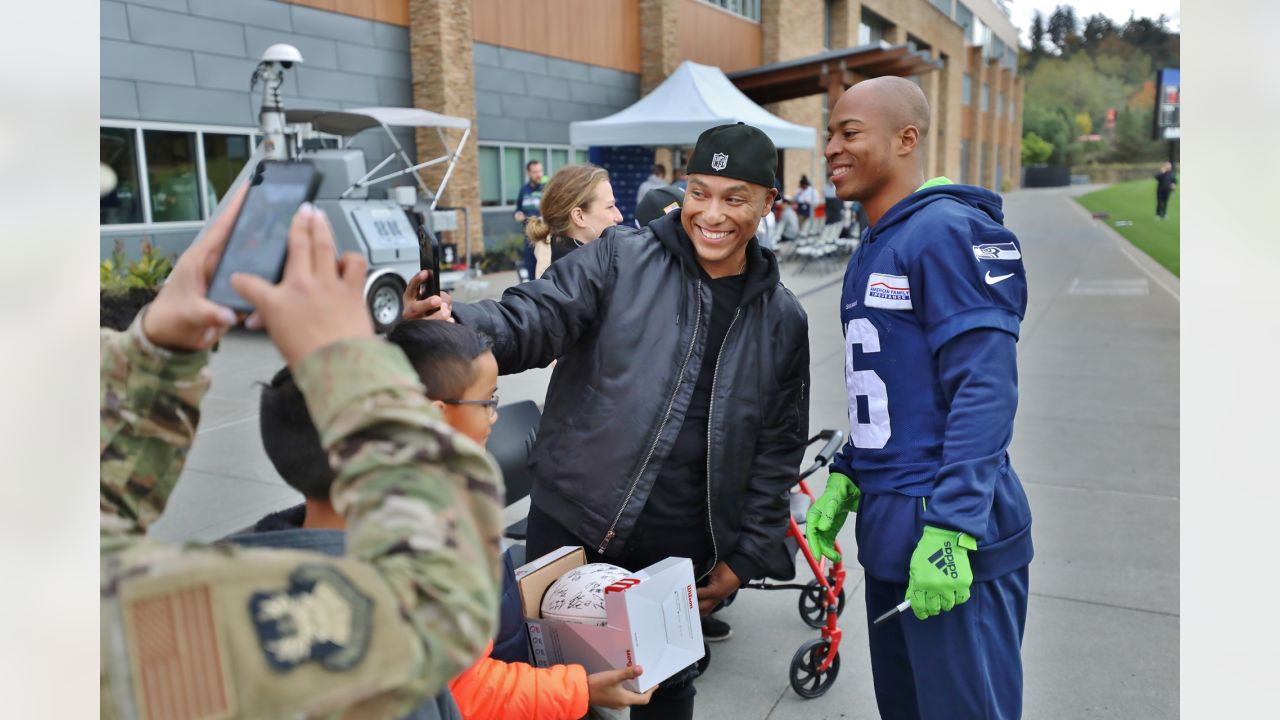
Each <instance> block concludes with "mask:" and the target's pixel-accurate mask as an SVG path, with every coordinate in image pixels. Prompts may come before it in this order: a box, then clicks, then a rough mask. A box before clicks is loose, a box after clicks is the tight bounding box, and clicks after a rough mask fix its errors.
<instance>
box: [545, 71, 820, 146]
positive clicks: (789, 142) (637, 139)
mask: <svg viewBox="0 0 1280 720" xmlns="http://www.w3.org/2000/svg"><path fill="white" fill-rule="evenodd" d="M736 122H744V123H747V124H748V125H753V126H755V127H758V128H760V129H761V130H762V131H764V133H765V134H766V135H768V136H769V139H770V140H772V141H773V144H774V145H776V146H778V147H779V148H802V149H806V150H811V149H813V146H814V143H815V142H816V141H817V135H816V134H815V132H814V129H813V128H810V127H805V126H803V125H796V124H795V123H790V122H787V121H786V120H783V119H782V118H780V117H778V116H776V115H774V114H772V113H770V112H768V111H766V110H765V109H764V108H762V107H760V106H759V105H757V104H755V103H754V102H752V101H751V99H750V98H748V97H747V96H746V95H743V94H742V91H741V90H739V89H738V88H737V87H735V86H734V84H733V83H732V82H730V80H729V78H727V77H725V75H724V73H723V72H721V70H720V68H718V67H714V66H711V65H699V64H698V63H695V62H690V61H688V60H686V61H684V62H683V63H681V64H680V67H678V68H676V71H675V72H673V73H671V75H670V76H669V77H668V78H667V79H666V80H664V81H662V84H661V85H659V86H658V87H656V88H654V89H653V91H652V92H650V93H649V94H648V95H645V96H644V97H642V98H640V99H639V100H637V101H636V102H635V103H634V104H632V105H631V106H630V107H628V108H626V109H624V110H620V111H619V112H616V113H614V114H612V115H609V116H608V117H603V118H600V119H599V120H580V121H578V122H573V123H570V124H569V142H570V143H572V144H573V145H576V146H579V147H585V146H589V145H644V146H650V147H670V146H680V145H692V144H693V143H694V142H695V141H696V140H697V139H698V135H700V134H701V133H702V131H703V130H706V129H708V128H713V127H715V126H717V125H725V124H728V123H736Z"/></svg>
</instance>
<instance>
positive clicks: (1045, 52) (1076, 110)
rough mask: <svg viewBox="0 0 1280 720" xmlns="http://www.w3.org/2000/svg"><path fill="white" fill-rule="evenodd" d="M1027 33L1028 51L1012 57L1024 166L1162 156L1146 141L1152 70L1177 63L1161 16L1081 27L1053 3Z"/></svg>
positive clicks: (1092, 20)
mask: <svg viewBox="0 0 1280 720" xmlns="http://www.w3.org/2000/svg"><path fill="white" fill-rule="evenodd" d="M1029 34H1030V36H1031V37H1030V41H1031V47H1030V48H1022V52H1021V53H1020V60H1021V65H1022V67H1021V71H1022V74H1023V77H1024V78H1026V90H1025V95H1024V97H1023V119H1022V127H1023V132H1022V161H1023V164H1024V165H1033V164H1039V163H1050V164H1064V165H1080V164H1084V163H1137V162H1147V161H1156V160H1161V159H1163V158H1164V157H1165V156H1166V154H1167V149H1166V146H1165V143H1163V142H1160V141H1155V140H1152V139H1151V113H1152V109H1153V107H1154V105H1155V74H1156V70H1158V69H1161V68H1173V67H1178V62H1179V57H1178V53H1179V45H1180V43H1179V35H1178V34H1177V33H1175V32H1173V31H1172V30H1170V29H1169V26H1168V19H1167V18H1166V17H1165V16H1163V15H1161V16H1160V17H1158V18H1155V19H1154V20H1153V19H1151V18H1146V17H1141V18H1140V17H1134V16H1132V15H1130V17H1129V20H1128V21H1127V22H1125V23H1123V24H1116V23H1115V22H1113V21H1112V20H1111V19H1110V18H1108V17H1106V16H1105V15H1102V14H1101V13H1099V14H1096V15H1090V16H1089V17H1086V18H1084V20H1083V21H1082V20H1080V19H1079V18H1077V17H1076V13H1075V9H1074V8H1072V7H1071V6H1069V5H1059V6H1058V7H1057V8H1056V9H1054V11H1053V13H1051V14H1050V15H1049V17H1048V18H1047V19H1046V18H1045V17H1044V16H1043V15H1042V14H1041V13H1039V12H1036V14H1035V17H1034V18H1033V19H1032V23H1031V29H1030V31H1029ZM1109 117H1113V122H1111V123H1110V124H1108V118H1109Z"/></svg>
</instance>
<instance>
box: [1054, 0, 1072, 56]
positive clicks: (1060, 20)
mask: <svg viewBox="0 0 1280 720" xmlns="http://www.w3.org/2000/svg"><path fill="white" fill-rule="evenodd" d="M1077 28H1079V23H1078V22H1077V21H1076V9H1075V8H1074V7H1071V6H1070V5H1059V6H1058V7H1056V8H1054V9H1053V13H1052V14H1051V15H1049V27H1048V34H1049V42H1051V43H1053V46H1054V47H1055V48H1056V49H1057V50H1058V54H1059V55H1062V56H1064V57H1066V56H1069V55H1071V53H1073V52H1075V51H1076V49H1077V48H1079V47H1080V35H1079V33H1077V32H1076V30H1077Z"/></svg>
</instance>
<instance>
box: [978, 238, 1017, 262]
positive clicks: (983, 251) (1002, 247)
mask: <svg viewBox="0 0 1280 720" xmlns="http://www.w3.org/2000/svg"><path fill="white" fill-rule="evenodd" d="M973 256H974V257H975V258H977V259H979V260H1021V259H1022V253H1021V252H1020V251H1019V250H1018V246H1017V245H1014V244H1013V243H1011V242H1009V243H984V244H982V245H974V246H973Z"/></svg>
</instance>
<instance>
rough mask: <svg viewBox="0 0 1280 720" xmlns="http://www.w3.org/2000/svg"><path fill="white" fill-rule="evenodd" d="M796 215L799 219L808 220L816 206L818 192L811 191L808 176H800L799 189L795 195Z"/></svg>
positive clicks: (811, 187)
mask: <svg viewBox="0 0 1280 720" xmlns="http://www.w3.org/2000/svg"><path fill="white" fill-rule="evenodd" d="M795 203H796V214H797V215H799V216H800V219H801V220H802V221H803V220H808V219H809V216H810V215H812V214H813V209H814V208H815V207H817V205H818V191H817V190H814V189H813V186H812V185H810V184H809V176H808V175H801V176H800V189H799V190H797V191H796V194H795Z"/></svg>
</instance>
